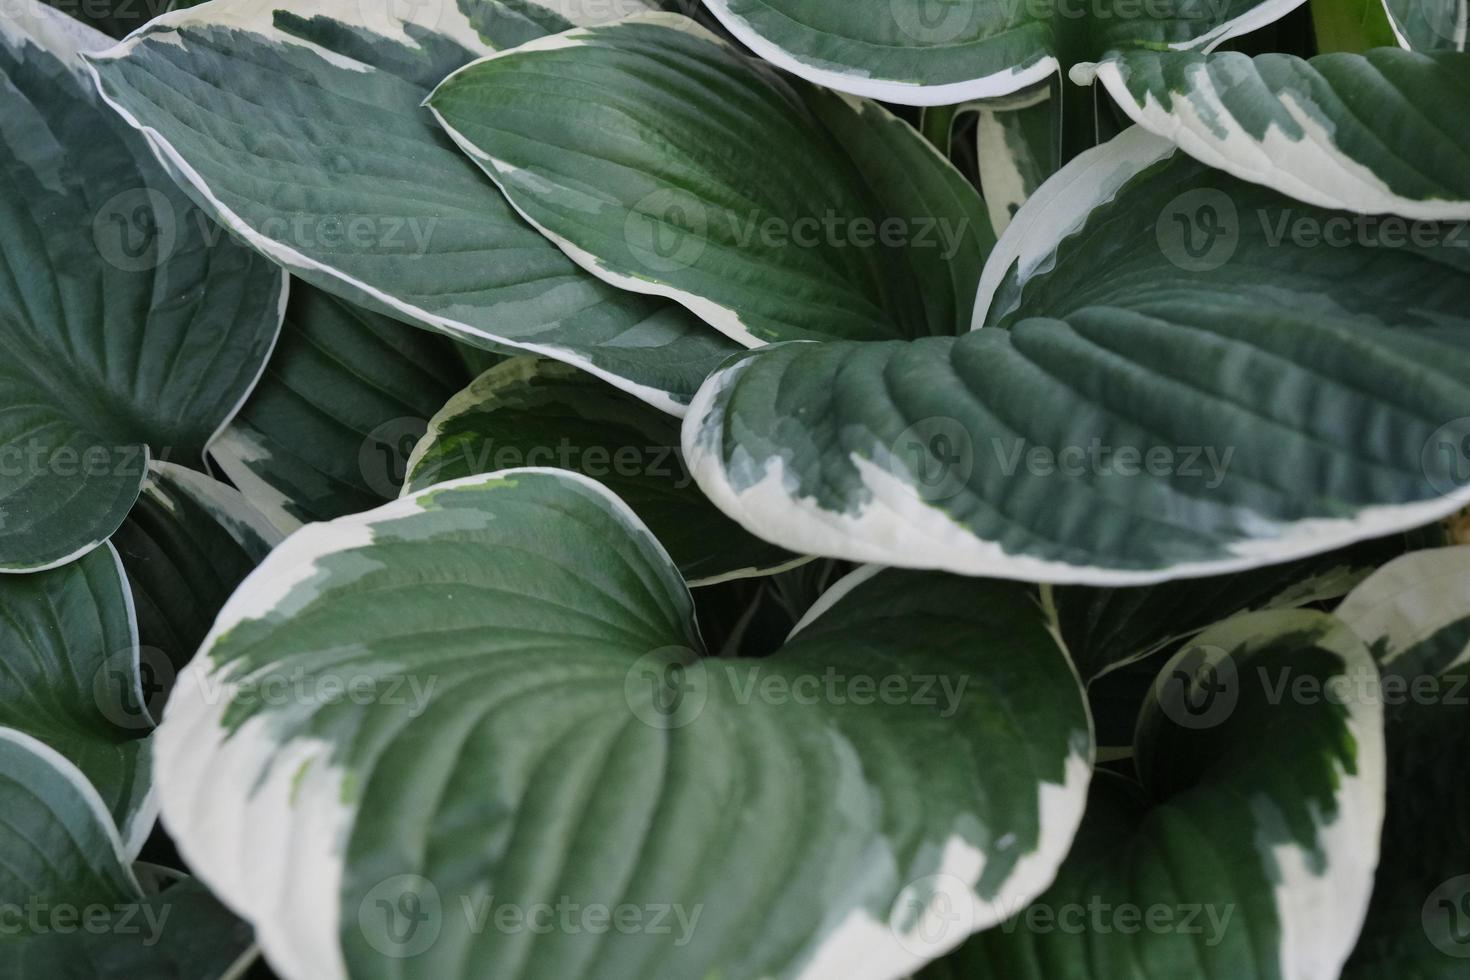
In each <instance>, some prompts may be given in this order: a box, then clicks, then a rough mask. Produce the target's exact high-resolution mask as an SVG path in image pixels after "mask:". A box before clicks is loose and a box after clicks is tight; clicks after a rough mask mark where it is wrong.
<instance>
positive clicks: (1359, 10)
mask: <svg viewBox="0 0 1470 980" xmlns="http://www.w3.org/2000/svg"><path fill="white" fill-rule="evenodd" d="M1311 8H1312V29H1313V32H1314V33H1315V35H1316V39H1317V51H1318V53H1319V54H1329V53H1331V52H1334V51H1367V50H1368V49H1369V48H1384V47H1393V46H1394V45H1396V44H1398V38H1397V37H1396V36H1395V35H1394V32H1393V25H1391V24H1390V23H1389V21H1388V11H1387V10H1385V9H1384V6H1383V0H1311Z"/></svg>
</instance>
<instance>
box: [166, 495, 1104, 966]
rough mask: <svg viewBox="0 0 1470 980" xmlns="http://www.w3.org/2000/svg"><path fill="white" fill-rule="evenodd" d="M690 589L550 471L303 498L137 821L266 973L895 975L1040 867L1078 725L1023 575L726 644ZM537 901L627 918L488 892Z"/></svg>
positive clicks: (843, 602)
mask: <svg viewBox="0 0 1470 980" xmlns="http://www.w3.org/2000/svg"><path fill="white" fill-rule="evenodd" d="M692 615H693V610H692V605H691V602H690V597H689V593H688V592H687V591H686V589H685V587H684V584H683V582H682V580H681V579H680V577H679V574H678V572H677V570H676V569H675V567H674V565H673V564H672V562H671V561H670V560H669V559H668V557H667V555H666V554H665V553H664V552H663V550H662V549H661V548H659V546H658V545H657V543H656V542H655V541H654V539H653V537H652V536H651V535H650V534H649V533H648V531H647V530H646V528H644V527H643V526H642V525H641V524H640V523H639V522H638V520H637V518H636V517H634V515H633V514H632V512H631V511H630V510H628V509H627V507H626V506H625V505H623V504H622V503H621V502H620V501H618V500H617V499H616V498H615V497H613V496H612V495H611V494H610V493H609V492H608V491H607V490H606V489H604V488H602V487H601V486H600V485H598V484H596V483H594V482H592V481H590V480H588V479H587V478H585V477H582V476H579V475H575V474H571V473H567V472H564V471H556V470H511V471H506V472H503V473H500V474H494V475H490V476H480V477H470V478H467V479H463V480H459V481H455V482H453V483H448V484H439V485H437V486H435V487H433V488H431V489H429V490H426V491H422V492H420V493H417V494H414V495H412V496H409V497H405V498H403V499H401V500H399V501H397V502H395V503H392V504H388V505H386V506H384V507H382V508H380V509H379V510H377V511H373V512H370V513H368V514H363V515H357V516H353V517H347V518H341V519H339V520H337V521H334V522H332V523H329V524H321V525H312V526H309V527H307V528H305V529H303V530H302V531H301V532H299V533H297V534H296V535H294V536H293V537H291V538H290V539H288V540H287V541H286V542H285V543H284V544H283V545H282V546H281V547H280V548H278V549H277V550H276V551H275V552H273V553H272V555H271V557H270V558H268V559H267V560H266V562H265V563H264V564H263V565H262V566H261V568H260V569H259V570H258V571H257V572H256V573H255V574H254V575H253V576H252V577H251V578H250V579H248V580H247V581H246V583H245V585H244V586H242V588H241V590H240V591H239V592H238V593H237V594H236V596H235V597H234V599H232V600H231V603H230V605H229V606H227V607H226V609H225V611H224V613H223V614H222V615H221V617H220V619H219V621H218V622H217V623H216V626H215V629H214V631H213V633H212V634H211V637H210V639H209V640H208V641H207V642H206V650H205V653H204V654H202V655H201V657H200V658H199V659H196V660H195V661H194V663H193V664H192V665H191V666H190V667H189V669H188V670H187V671H186V672H185V674H184V676H183V677H182V678H181V684H180V686H179V688H178V689H177V690H176V692H175V695H174V700H173V702H172V703H171V704H170V710H169V714H168V717H167V719H166V720H165V722H164V725H163V728H162V729H161V731H160V735H159V765H160V771H161V773H162V775H163V779H162V780H161V784H162V788H163V797H164V819H165V821H166V823H167V825H168V826H169V828H170V830H171V832H172V833H173V834H174V836H175V838H176V839H177V841H178V842H179V845H180V848H181V851H182V852H183V853H184V855H185V857H186V858H187V859H188V860H189V862H190V865H191V866H192V867H193V868H195V869H196V871H197V872H198V873H199V875H200V876H201V877H202V878H203V879H204V880H205V881H206V882H208V883H209V884H210V885H211V886H212V887H213V888H214V889H215V890H216V891H217V892H218V893H219V894H220V895H221V896H222V897H223V898H224V899H225V900H226V901H228V902H229V903H230V904H231V905H232V906H233V907H236V908H239V909H241V910H242V911H243V912H244V914H245V915H246V916H247V918H249V919H250V920H251V921H252V922H253V924H254V925H255V926H256V928H257V931H258V935H259V938H260V941H261V943H262V946H263V948H264V950H265V953H266V956H267V958H268V959H269V960H270V961H271V963H272V965H273V966H274V967H275V968H276V969H278V970H280V971H282V972H283V973H285V974H286V975H288V976H303V977H304V976H310V977H314V978H332V977H341V976H345V975H349V974H350V975H351V976H353V977H357V978H370V977H387V976H400V975H404V974H407V973H412V974H413V975H419V976H435V977H444V978H452V977H461V976H463V977H480V976H489V975H495V976H504V975H508V974H511V973H513V974H515V975H517V976H521V977H528V978H529V977H546V978H552V977H557V978H560V977H565V976H568V975H574V974H579V973H583V972H588V971H594V972H595V973H596V974H597V976H598V977H600V978H605V980H616V978H630V980H631V978H642V977H649V976H657V977H661V978H666V980H679V978H703V977H708V976H710V975H711V973H712V972H718V973H719V974H720V975H721V976H724V977H728V978H731V980H736V978H746V977H768V976H790V975H795V974H798V973H810V975H813V976H838V975H840V976H844V977H887V976H897V975H901V974H903V973H904V972H906V971H908V970H911V969H912V968H914V967H915V966H917V965H918V964H919V963H921V962H923V960H924V959H926V958H929V957H932V956H933V955H935V954H936V953H938V952H939V951H941V950H942V949H943V948H945V947H947V946H949V945H952V944H953V943H955V942H958V941H959V940H960V939H961V938H962V936H963V935H964V930H956V929H954V928H952V927H951V928H950V929H948V930H947V931H942V932H941V933H939V934H936V933H934V932H933V927H934V925H935V922H936V920H938V921H939V924H940V925H943V920H944V917H945V916H948V915H949V914H950V913H951V912H952V910H954V909H956V908H959V909H963V910H965V912H966V914H967V915H968V919H967V928H980V927H982V926H983V925H985V924H987V922H988V921H991V920H988V919H987V918H986V916H987V915H988V914H989V911H990V910H991V909H992V908H994V907H995V906H997V905H1005V904H1014V903H1024V902H1026V901H1027V900H1029V898H1031V897H1032V896H1034V895H1035V894H1036V893H1037V892H1038V891H1040V889H1042V888H1044V887H1045V885H1046V883H1047V882H1048V881H1049V880H1050V878H1051V876H1052V873H1053V870H1054V868H1055V867H1056V864H1057V863H1058V862H1059V861H1060V859H1061V856H1062V854H1063V853H1064V852H1065V850H1066V847H1067V843H1068V841H1069V839H1070V836H1071V831H1072V828H1073V827H1074V826H1075V824H1076V822H1077V820H1078V819H1079V818H1080V807H1081V802H1082V795H1083V793H1084V786H1085V784H1086V781H1087V774H1088V771H1089V763H1090V733H1089V729H1088V721H1087V717H1086V711H1085V707H1084V706H1083V704H1082V700H1081V695H1080V690H1079V688H1078V685H1077V681H1076V677H1075V674H1074V673H1073V672H1072V670H1071V668H1070V666H1069V665H1068V664H1067V663H1066V660H1065V658H1064V657H1063V656H1062V655H1061V653H1060V651H1059V650H1058V649H1057V648H1056V646H1055V644H1054V643H1053V641H1052V640H1051V638H1050V637H1049V636H1048V634H1047V632H1046V629H1045V626H1044V624H1043V622H1042V620H1041V617H1040V615H1039V612H1038V610H1037V609H1036V608H1035V607H1034V605H1033V604H1032V603H1030V602H1029V601H1028V599H1027V597H1026V596H1025V594H1024V592H1023V591H1021V590H1020V589H1019V587H1016V586H1011V585H1008V584H1006V583H999V582H981V581H975V580H968V579H963V578H957V577H946V576H940V575H933V574H913V573H900V572H891V571H876V570H874V569H867V570H864V571H862V572H861V573H858V574H856V575H855V576H852V577H849V578H848V579H846V580H844V581H843V582H842V583H839V584H838V585H837V586H836V587H834V588H833V590H832V591H831V592H830V593H829V594H828V595H827V596H826V597H825V598H824V599H823V601H821V602H819V603H818V605H817V607H816V608H814V609H813V610H812V611H811V612H810V613H809V614H808V616H807V619H806V620H805V622H804V623H803V624H802V625H800V626H798V629H797V631H796V633H795V634H794V636H793V638H792V639H791V641H790V642H789V643H788V644H787V646H786V647H785V648H784V649H783V650H781V651H779V652H778V653H776V654H775V655H774V656H772V657H770V658H766V659H758V660H756V659H751V660H747V659H740V658H733V659H725V658H720V659H707V658H702V657H700V656H699V653H700V651H701V640H700V638H699V636H698V632H697V630H696V628H695V626H694V622H693V618H692ZM272 692H285V693H284V694H281V695H279V696H278V695H277V694H274V693H272ZM283 840H284V841H289V842H290V846H289V847H281V846H278V845H279V843H280V842H281V841H283ZM548 903H550V905H553V906H554V905H557V904H558V903H560V905H562V906H565V905H570V906H571V907H572V908H573V909H575V910H577V913H576V914H578V915H580V914H581V912H582V911H585V910H588V909H592V910H594V911H596V910H600V909H606V910H608V912H609V914H611V915H618V916H621V917H623V921H624V922H627V921H628V918H629V916H633V917H638V921H639V922H640V923H642V926H643V927H641V928H623V929H613V928H611V927H608V928H601V927H592V928H581V927H580V926H579V927H576V928H568V929H554V930H552V931H551V932H546V931H545V930H540V931H537V930H532V929H529V928H519V929H517V928H514V927H513V926H512V927H507V926H505V925H504V923H505V922H507V921H510V919H508V918H506V917H507V916H509V917H514V916H516V915H521V916H523V917H531V916H535V915H537V914H539V913H537V912H536V911H535V910H538V909H541V908H543V907H548ZM654 914H658V915H659V916H660V918H659V920H658V921H659V923H661V924H662V925H661V927H660V928H652V923H650V920H649V918H648V917H649V916H652V915H654ZM487 915H488V916H491V917H492V918H489V919H487V918H486V916H487ZM405 916H407V917H408V918H405ZM519 921H520V922H522V923H523V924H524V923H529V922H533V921H536V920H534V919H532V918H521V919H520V920H519ZM577 921H578V922H579V923H580V922H582V921H584V920H582V919H578V920H577ZM489 923H497V924H496V925H494V926H493V927H491V926H490V925H489Z"/></svg>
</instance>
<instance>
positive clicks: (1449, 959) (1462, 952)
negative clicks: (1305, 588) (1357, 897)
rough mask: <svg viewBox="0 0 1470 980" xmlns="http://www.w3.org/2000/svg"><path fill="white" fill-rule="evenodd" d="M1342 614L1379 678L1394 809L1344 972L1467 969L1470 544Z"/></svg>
mask: <svg viewBox="0 0 1470 980" xmlns="http://www.w3.org/2000/svg"><path fill="white" fill-rule="evenodd" d="M1336 615H1337V617H1338V618H1339V619H1341V620H1342V621H1343V622H1345V623H1346V624H1347V625H1348V626H1349V627H1350V628H1351V629H1352V630H1353V632H1355V633H1356V634H1357V635H1358V636H1359V637H1360V638H1361V639H1362V640H1363V642H1364V643H1366V644H1367V645H1368V648H1369V649H1370V650H1372V652H1373V655H1374V657H1375V658H1376V659H1377V660H1378V664H1379V667H1380V669H1381V670H1382V673H1383V682H1382V684H1383V703H1384V705H1385V722H1386V727H1387V732H1386V738H1387V743H1388V777H1389V778H1388V813H1387V816H1386V817H1385V820H1384V826H1383V858H1382V860H1381V861H1380V862H1379V866H1378V880H1377V882H1376V884H1375V885H1374V889H1373V902H1372V905H1371V906H1370V907H1369V910H1368V920H1367V922H1366V923H1365V924H1364V926H1363V936H1362V939H1361V940H1360V941H1359V943H1358V947H1357V949H1356V950H1355V951H1354V953H1353V958H1352V959H1351V960H1350V961H1349V962H1348V968H1347V970H1346V972H1345V973H1344V974H1343V976H1345V977H1347V978H1349V980H1371V978H1377V977H1389V976H1392V977H1413V978H1416V980H1429V978H1435V977H1442V978H1444V980H1450V978H1452V977H1458V976H1462V975H1463V974H1464V972H1465V960H1466V958H1467V957H1470V941H1467V940H1470V937H1467V935H1466V933H1465V921H1466V919H1465V910H1466V908H1467V907H1470V906H1467V901H1466V900H1467V896H1470V834H1467V832H1466V830H1465V824H1464V822H1463V821H1462V820H1460V819H1459V815H1460V814H1462V813H1464V812H1465V808H1466V806H1467V805H1470V796H1467V794H1466V789H1465V779H1464V773H1463V771H1462V768H1461V767H1460V766H1459V765H1457V764H1456V762H1455V759H1456V758H1458V757H1461V755H1462V753H1461V752H1460V749H1461V748H1463V747H1465V745H1466V735H1465V733H1466V730H1467V729H1466V724H1465V722H1466V716H1467V710H1466V705H1467V701H1466V692H1467V691H1470V668H1467V663H1470V547H1465V546H1461V547H1456V548H1436V549H1431V550H1428V551H1419V552H1415V553H1413V554H1410V555H1405V556H1403V557H1402V558H1399V559H1398V560H1396V561H1394V562H1391V563H1389V564H1388V565H1385V566H1384V567H1383V568H1381V569H1379V571H1378V572H1377V573H1375V574H1374V575H1373V577H1372V578H1370V579H1368V580H1367V581H1366V582H1364V583H1363V584H1362V585H1360V586H1358V587H1357V588H1356V589H1355V590H1353V593H1352V594H1351V595H1349V596H1348V597H1347V598H1346V599H1345V600H1343V603H1342V605H1340V606H1339V607H1338V608H1337V612H1336Z"/></svg>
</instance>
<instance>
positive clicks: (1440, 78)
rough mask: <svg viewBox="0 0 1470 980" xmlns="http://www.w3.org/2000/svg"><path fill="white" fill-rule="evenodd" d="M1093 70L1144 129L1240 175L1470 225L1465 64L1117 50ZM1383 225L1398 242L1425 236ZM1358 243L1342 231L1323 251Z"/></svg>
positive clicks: (1368, 207) (1376, 208)
mask: <svg viewBox="0 0 1470 980" xmlns="http://www.w3.org/2000/svg"><path fill="white" fill-rule="evenodd" d="M1088 71H1095V72H1096V77H1097V78H1098V79H1100V80H1101V81H1102V82H1103V84H1104V85H1106V86H1107V89H1108V91H1109V92H1111V93H1112V95H1113V98H1114V99H1116V100H1117V101H1118V104H1119V105H1121V106H1122V107H1123V109H1124V111H1125V112H1127V113H1128V115H1130V116H1131V117H1133V120H1134V121H1135V122H1137V123H1138V124H1139V125H1141V126H1143V127H1144V128H1146V129H1148V130H1149V131H1150V132H1153V133H1157V134H1159V135H1160V136H1163V137H1165V138H1167V139H1169V140H1172V141H1173V142H1175V143H1177V144H1178V145H1179V147H1180V148H1181V149H1182V150H1184V152H1186V153H1188V154H1189V155H1190V156H1193V157H1195V158H1196V159H1198V160H1201V161H1203V162H1204V163H1207V164H1209V165H1210V166H1212V167H1215V168H1217V169H1220V170H1224V171H1226V172H1227V173H1231V174H1234V175H1235V176H1237V177H1240V178H1242V179H1244V180H1250V181H1255V182H1256V183H1259V184H1265V185H1266V186H1267V187H1271V188H1274V189H1276V190H1278V191H1280V192H1281V193H1283V194H1286V195H1288V196H1290V197H1294V198H1296V199H1297V200H1299V201H1306V202H1307V203H1309V204H1316V205H1318V206H1320V207H1326V208H1341V209H1343V210H1347V211H1358V212H1363V213H1370V214H1376V213H1389V214H1398V215H1403V216H1405V217H1408V218H1416V219H1420V220H1421V221H1425V222H1434V221H1448V220H1451V219H1461V220H1463V219H1467V218H1470V175H1467V173H1466V168H1465V157H1466V155H1467V154H1470V134H1467V133H1466V132H1465V127H1464V125H1463V123H1464V120H1465V118H1466V116H1467V114H1470V56H1464V55H1459V54H1439V55H1423V54H1413V53H1411V52H1408V51H1399V50H1397V49H1394V48H1379V49H1376V50H1373V51H1368V52H1366V53H1364V54H1325V55H1319V56H1318V57H1316V58H1313V59H1312V60H1310V61H1306V60H1303V59H1301V58H1297V57H1294V56H1292V55H1288V54H1263V55H1257V56H1256V57H1254V58H1250V57H1247V56H1246V55H1243V54H1240V53H1239V52H1222V53H1218V54H1199V53H1196V52H1185V51H1125V52H1121V53H1117V52H1115V53H1113V54H1112V55H1110V56H1109V57H1108V58H1107V59H1105V60H1104V61H1102V62H1101V63H1100V64H1098V65H1096V66H1089V68H1088ZM1426 92H1433V93H1435V96H1434V98H1430V99H1426V98H1425V97H1424V93H1426ZM1358 227H1359V228H1362V227H1364V226H1362V225H1359V226H1358ZM1367 227H1370V228H1371V227H1373V226H1367ZM1379 227H1380V228H1381V231H1380V234H1381V235H1382V236H1385V237H1386V236H1388V235H1389V234H1391V233H1392V231H1393V228H1394V227H1397V228H1398V229H1399V230H1398V232H1397V234H1398V238H1399V240H1400V241H1407V240H1408V239H1409V237H1410V235H1411V234H1415V235H1417V234H1422V233H1424V229H1423V228H1416V227H1414V226H1410V225H1407V223H1405V222H1398V224H1397V226H1394V225H1392V224H1389V225H1381V226H1379ZM1358 234H1361V232H1358ZM1353 237H1354V233H1353V232H1352V231H1351V230H1350V229H1348V228H1347V226H1344V227H1343V228H1342V229H1341V233H1340V234H1339V235H1338V236H1337V237H1336V238H1335V239H1334V238H1331V237H1329V238H1327V239H1326V243H1327V244H1328V245H1329V246H1336V247H1339V248H1341V247H1343V246H1345V245H1348V244H1350V243H1351V242H1352V240H1353ZM1462 245H1463V246H1470V233H1466V234H1465V235H1464V241H1463V243H1462Z"/></svg>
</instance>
